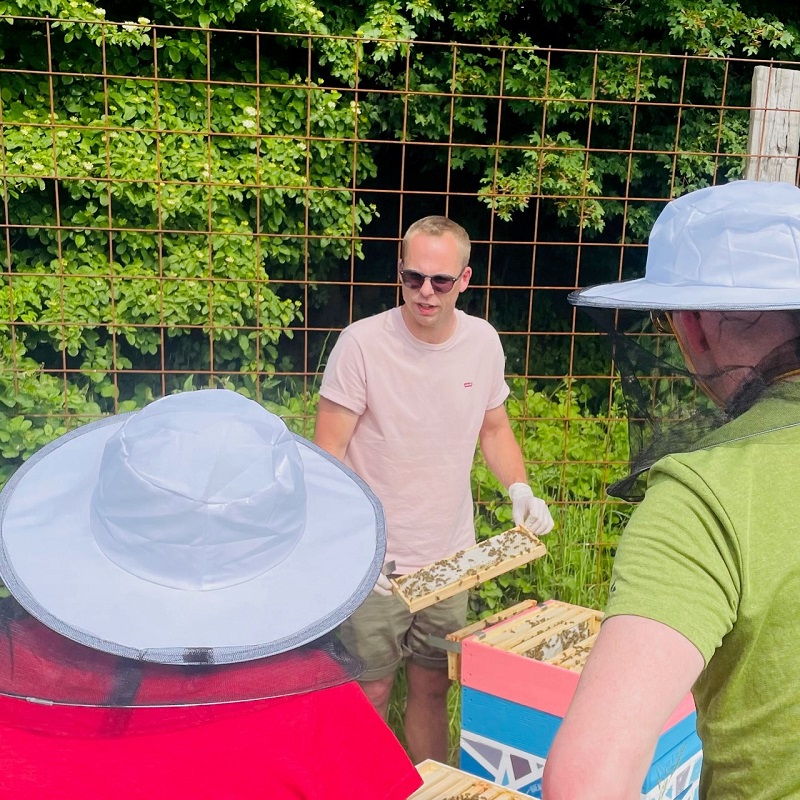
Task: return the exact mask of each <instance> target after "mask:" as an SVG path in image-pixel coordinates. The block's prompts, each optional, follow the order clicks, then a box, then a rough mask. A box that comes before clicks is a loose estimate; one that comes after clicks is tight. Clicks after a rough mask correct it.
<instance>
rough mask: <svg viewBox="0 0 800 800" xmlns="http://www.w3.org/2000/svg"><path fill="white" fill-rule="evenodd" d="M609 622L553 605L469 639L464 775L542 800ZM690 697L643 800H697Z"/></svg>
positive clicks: (696, 744)
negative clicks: (549, 763)
mask: <svg viewBox="0 0 800 800" xmlns="http://www.w3.org/2000/svg"><path fill="white" fill-rule="evenodd" d="M601 620H602V614H601V613H600V612H599V611H594V610H592V609H588V608H583V607H581V606H575V605H570V604H569V603H561V602H559V601H556V600H549V601H547V602H545V603H542V604H540V605H536V606H533V607H531V608H528V609H525V610H523V611H521V612H520V613H519V614H517V615H515V616H513V617H511V618H509V619H505V620H503V621H501V622H498V623H497V624H495V625H492V626H490V627H488V628H485V629H484V630H481V631H479V632H477V633H475V634H473V635H471V636H468V637H466V638H464V639H463V640H462V653H461V683H462V708H461V767H462V768H463V769H464V770H466V771H467V772H470V773H473V774H475V775H478V776H481V777H485V778H488V779H489V780H492V781H495V782H496V783H498V784H500V785H502V786H508V787H509V788H511V789H514V790H515V791H518V792H520V793H522V794H524V795H526V796H529V797H541V777H542V772H543V769H544V762H545V759H546V758H547V753H548V751H549V749H550V746H551V745H552V743H553V739H554V737H555V734H556V731H557V730H558V727H559V725H560V724H561V720H562V719H563V717H564V714H565V713H566V710H567V708H568V706H569V703H570V701H571V699H572V696H573V694H574V692H575V687H576V686H577V683H578V678H579V677H580V672H581V669H582V668H583V665H584V663H585V662H586V658H587V656H588V655H589V652H590V651H591V647H592V643H593V642H594V639H595V637H596V636H597V633H598V631H599V629H600V623H601ZM695 725H696V714H695V711H694V703H693V701H692V698H691V695H687V696H686V697H685V698H684V700H683V701H682V702H681V704H680V705H679V707H678V708H677V709H676V710H675V711H674V712H673V714H672V716H671V717H670V719H669V720H668V721H667V724H666V725H665V726H664V729H663V731H662V733H661V737H660V738H659V741H658V746H657V748H656V752H655V755H654V758H653V763H652V765H651V767H650V771H649V772H648V775H647V778H646V780H645V782H644V785H643V787H642V800H656V798H659V800H678V799H679V798H680V800H695V798H697V794H698V784H699V777H700V765H701V762H702V751H701V745H700V740H699V739H698V737H697V733H696V730H695Z"/></svg>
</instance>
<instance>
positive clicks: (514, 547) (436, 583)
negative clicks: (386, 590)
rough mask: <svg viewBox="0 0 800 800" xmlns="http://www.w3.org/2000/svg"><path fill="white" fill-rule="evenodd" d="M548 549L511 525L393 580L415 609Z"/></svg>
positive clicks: (539, 554) (509, 568)
mask: <svg viewBox="0 0 800 800" xmlns="http://www.w3.org/2000/svg"><path fill="white" fill-rule="evenodd" d="M546 552H547V550H546V548H545V546H544V545H543V544H542V543H541V542H540V541H539V539H538V538H537V537H536V536H534V535H533V534H532V533H530V532H529V531H527V530H525V528H520V527H517V528H511V529H510V530H507V531H504V532H503V533H498V534H497V535H496V536H491V537H490V538H488V539H484V540H483V541H482V542H478V544H476V545H473V546H472V547H468V548H467V549H466V550H460V551H459V552H457V553H454V554H453V555H452V556H450V557H449V558H444V559H442V560H441V561H437V562H436V563H434V564H431V565H430V566H428V567H424V568H423V569H420V570H417V571H416V572H410V573H408V575H401V576H400V577H398V578H392V579H391V582H392V586H393V588H394V591H395V593H396V594H397V595H398V596H399V597H400V598H401V599H402V600H403V602H404V603H405V604H406V605H407V606H408V609H409V611H411V612H415V611H419V610H421V609H423V608H427V607H428V606H432V605H433V604H434V603H438V602H439V601H440V600H444V599H446V598H448V597H452V596H453V595H455V594H458V593H459V592H463V591H464V590H465V589H471V588H472V587H473V586H478V585H479V584H481V583H483V582H484V581H488V580H489V579H490V578H494V577H496V576H498V575H502V574H503V573H504V572H508V571H509V570H512V569H515V568H516V567H521V566H522V565H523V564H527V563H528V562H530V561H533V560H534V559H536V558H541V557H542V556H543V555H544V554H545V553H546ZM508 553H510V554H509V555H506V554H508Z"/></svg>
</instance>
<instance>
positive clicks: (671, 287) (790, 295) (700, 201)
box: [569, 180, 800, 311]
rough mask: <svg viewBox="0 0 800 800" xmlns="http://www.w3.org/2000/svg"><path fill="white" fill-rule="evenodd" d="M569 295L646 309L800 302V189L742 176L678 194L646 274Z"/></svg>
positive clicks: (584, 302) (581, 302)
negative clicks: (731, 180)
mask: <svg viewBox="0 0 800 800" xmlns="http://www.w3.org/2000/svg"><path fill="white" fill-rule="evenodd" d="M569 300H570V302H571V303H572V304H573V305H578V306H594V307H600V308H629V309H640V310H645V311H647V310H665V311H678V310H687V311H689V310H708V311H727V310H731V311H733V310H753V311H758V310H761V311H768V310H781V309H795V308H796V309H800V189H798V188H797V187H796V186H793V185H791V184H788V183H778V182H769V181H746V180H741V181H734V182H733V183H729V184H725V185H724V186H711V187H708V188H706V189H698V190H697V191H694V192H689V193H688V194H685V195H683V196H682V197H679V198H677V199H676V200H672V201H671V202H670V203H668V204H667V205H666V207H665V208H664V210H663V211H662V212H661V214H660V215H659V216H658V219H657V220H656V222H655V224H654V225H653V230H652V232H651V234H650V239H649V246H648V250H647V263H646V267H645V276H644V278H639V279H637V280H630V281H622V282H616V283H604V284H601V285H599V286H592V287H589V288H587V289H581V290H579V291H577V292H573V293H572V294H571V295H570V296H569Z"/></svg>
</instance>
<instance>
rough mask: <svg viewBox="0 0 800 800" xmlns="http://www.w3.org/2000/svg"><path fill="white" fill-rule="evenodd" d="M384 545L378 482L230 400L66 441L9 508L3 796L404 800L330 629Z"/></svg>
mask: <svg viewBox="0 0 800 800" xmlns="http://www.w3.org/2000/svg"><path fill="white" fill-rule="evenodd" d="M384 550H385V528H384V523H383V514H382V509H381V507H380V503H378V502H377V500H376V499H375V497H374V495H372V493H371V492H370V490H369V489H368V487H367V486H366V485H365V484H364V483H363V482H362V481H360V479H358V478H357V477H356V476H355V475H353V474H352V473H350V471H349V470H347V468H345V467H343V466H342V465H341V464H339V462H337V461H336V460H335V459H332V458H331V457H330V456H328V455H326V454H324V453H323V452H322V451H320V450H319V449H318V448H316V447H315V446H314V445H313V444H312V443H310V442H307V441H306V440H304V439H302V438H300V437H297V436H294V435H293V434H291V433H289V431H288V430H287V429H286V428H285V426H284V425H283V423H282V422H281V421H280V420H279V419H278V418H277V417H275V416H274V415H272V414H269V412H267V411H265V410H264V409H263V408H262V407H261V406H259V405H258V404H256V403H254V402H252V401H250V400H247V399H245V398H243V397H241V396H240V395H237V394H235V393H233V392H228V391H224V390H214V391H200V392H189V393H184V394H180V395H173V396H171V397H167V398H163V399H161V400H158V401H156V402H155V403H153V404H151V405H150V406H148V407H146V408H145V409H143V410H142V411H139V412H134V413H133V414H129V415H119V416H116V417H109V418H106V419H103V420H100V421H98V422H95V423H91V424H90V425H87V426H84V427H83V428H80V429H78V430H77V431H74V432H72V433H70V434H67V435H65V436H62V437H60V438H59V439H57V440H56V441H55V442H53V443H51V444H50V445H48V446H47V447H45V448H44V449H43V450H42V451H40V453H38V454H36V455H35V456H34V457H33V458H32V459H30V460H29V461H28V462H26V464H25V465H24V466H23V467H22V468H21V469H20V470H19V471H18V472H17V473H16V474H15V475H14V476H13V477H12V479H11V480H10V481H9V483H8V484H7V485H6V487H5V488H4V490H3V492H2V494H0V578H2V580H3V582H4V583H5V585H6V586H7V587H8V589H9V590H10V592H11V595H10V596H8V597H4V598H2V599H0V793H3V794H8V795H9V796H15V797H21V798H26V800H38V798H41V799H42V800H45V798H47V799H48V800H50V798H67V799H69V798H73V797H74V798H103V797H106V796H108V797H112V796H113V797H114V798H115V800H117V799H119V800H129V799H130V800H133V798H142V799H143V800H144V798H148V800H151V798H174V797H185V796H194V795H198V796H199V795H200V794H201V793H202V794H203V795H204V796H216V797H219V798H221V799H223V798H224V799H228V798H230V800H239V798H242V800H244V799H245V798H248V799H249V798H265V800H266V799H267V798H269V799H270V800H276V799H277V800H317V799H319V800H322V799H323V798H324V799H325V800H337V798H342V799H343V800H344V798H351V797H364V798H367V797H368V798H371V799H372V798H374V799H375V800H404V798H407V797H408V796H409V795H410V794H412V793H413V792H414V791H415V790H416V789H417V788H418V787H419V786H420V785H421V784H422V780H421V778H420V777H419V774H418V773H417V771H416V770H415V769H414V767H413V765H412V764H411V762H410V761H409V760H408V757H407V756H406V755H405V753H404V752H403V750H402V748H401V747H400V745H399V743H398V742H397V740H396V739H395V738H394V736H393V734H392V733H391V731H390V730H389V729H388V727H387V726H386V724H385V723H384V722H383V720H382V719H381V718H380V717H379V715H378V714H377V713H376V712H375V711H374V710H373V709H372V707H371V705H370V703H369V702H368V701H367V699H366V697H365V696H364V694H363V692H362V690H361V689H360V687H359V686H358V684H357V683H356V682H355V678H356V677H357V676H358V675H359V674H360V671H361V670H362V669H363V664H362V663H361V662H360V661H359V660H358V659H356V658H355V657H353V656H352V655H350V654H349V653H348V652H347V651H346V650H345V649H344V647H343V646H342V645H341V643H340V642H339V641H338V639H336V637H335V636H334V634H333V630H334V629H335V627H336V626H337V625H338V624H339V622H341V621H342V620H343V619H344V618H346V617H347V616H348V615H349V614H350V613H352V610H353V609H354V608H355V607H357V606H358V604H359V603H360V602H361V601H362V600H363V598H364V597H366V595H367V594H368V593H369V592H370V591H371V589H372V587H373V586H374V584H375V581H376V579H377V576H378V574H379V572H380V569H381V565H382V563H383V558H384Z"/></svg>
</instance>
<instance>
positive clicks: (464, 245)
mask: <svg viewBox="0 0 800 800" xmlns="http://www.w3.org/2000/svg"><path fill="white" fill-rule="evenodd" d="M418 233H422V234H424V235H425V236H442V235H444V234H445V233H449V234H451V235H452V236H453V237H455V240H456V243H457V244H458V250H459V253H460V254H461V268H462V269H463V268H464V267H466V266H468V265H469V254H470V250H471V249H472V245H471V243H470V241H469V234H468V233H467V232H466V231H465V230H464V228H462V227H461V226H460V225H459V224H458V223H457V222H453V220H451V219H449V218H448V217H439V216H435V215H434V216H430V217H423V218H422V219H418V220H417V221H416V222H412V223H411V225H409V226H408V230H407V231H406V235H405V236H404V237H403V244H402V246H401V248H400V257H401V258H402V259H405V257H406V250H407V249H408V243H409V242H410V241H411V239H412V238H413V237H414V236H416V235H417V234H418Z"/></svg>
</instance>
